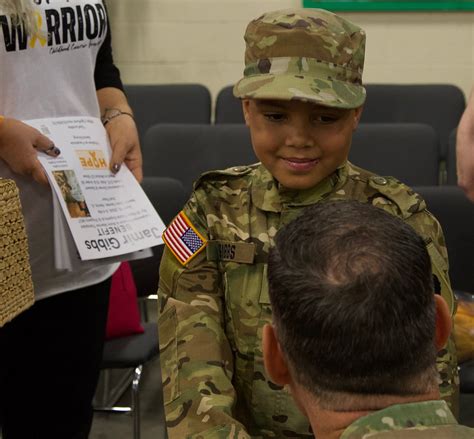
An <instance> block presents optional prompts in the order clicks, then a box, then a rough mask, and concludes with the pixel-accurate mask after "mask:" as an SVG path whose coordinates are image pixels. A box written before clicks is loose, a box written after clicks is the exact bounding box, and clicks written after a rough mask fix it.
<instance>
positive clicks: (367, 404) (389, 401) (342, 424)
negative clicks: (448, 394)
mask: <svg viewBox="0 0 474 439" xmlns="http://www.w3.org/2000/svg"><path fill="white" fill-rule="evenodd" d="M437 399H439V392H438V391H437V390H436V391H433V392H429V393H426V394H423V395H416V396H395V395H393V396H391V395H388V396H387V395H376V396H363V397H350V396H348V400H347V404H345V407H347V410H346V409H340V410H337V409H336V410H333V409H325V408H322V407H320V406H319V405H318V404H314V400H313V403H308V404H305V406H304V408H305V411H306V415H307V416H308V419H309V421H310V423H311V427H312V429H313V432H314V436H315V437H317V438H318V439H339V437H340V436H341V434H342V433H343V432H344V430H345V429H346V428H347V427H349V425H351V424H352V423H353V422H355V421H356V420H357V419H359V418H361V417H363V416H367V415H370V414H371V413H374V412H376V411H378V410H382V409H385V408H387V407H389V406H391V405H395V404H408V403H413V402H422V401H432V400H437Z"/></svg>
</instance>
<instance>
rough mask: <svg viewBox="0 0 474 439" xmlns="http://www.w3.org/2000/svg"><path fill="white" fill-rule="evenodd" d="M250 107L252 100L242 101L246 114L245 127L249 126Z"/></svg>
mask: <svg viewBox="0 0 474 439" xmlns="http://www.w3.org/2000/svg"><path fill="white" fill-rule="evenodd" d="M249 107H250V100H249V99H242V111H243V113H244V119H245V125H247V126H249Z"/></svg>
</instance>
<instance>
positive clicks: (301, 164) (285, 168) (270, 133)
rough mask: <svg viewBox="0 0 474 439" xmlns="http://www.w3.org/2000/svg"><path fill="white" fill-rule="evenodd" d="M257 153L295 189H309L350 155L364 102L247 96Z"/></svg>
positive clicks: (246, 107) (245, 106) (248, 121)
mask: <svg viewBox="0 0 474 439" xmlns="http://www.w3.org/2000/svg"><path fill="white" fill-rule="evenodd" d="M242 104H243V110H244V116H245V121H246V124H247V126H248V127H249V128H250V135H251V137H252V144H253V148H254V150H255V154H256V156H257V157H258V159H259V160H260V161H261V162H262V164H263V165H264V166H265V167H266V168H267V169H268V170H269V171H270V173H271V174H272V175H273V176H274V177H275V178H276V179H277V180H278V181H279V182H280V184H282V185H283V186H284V187H287V188H289V189H300V190H301V189H308V188H311V187H314V186H316V185H317V184H318V183H319V182H320V181H322V180H324V179H325V178H326V177H327V176H329V175H331V174H332V173H333V172H334V171H335V170H336V168H337V167H338V166H339V165H341V164H342V163H343V162H344V161H345V160H346V159H347V156H348V154H349V150H350V146H351V140H352V132H353V131H354V130H355V129H356V127H357V124H358V122H359V119H360V115H361V113H362V107H360V108H357V109H353V110H344V109H339V108H330V107H323V106H321V105H317V104H313V103H308V102H303V101H283V100H263V99H262V100H257V99H245V100H243V103H242Z"/></svg>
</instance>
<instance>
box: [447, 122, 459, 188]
mask: <svg viewBox="0 0 474 439" xmlns="http://www.w3.org/2000/svg"><path fill="white" fill-rule="evenodd" d="M446 174H447V183H448V184H450V185H456V184H458V172H457V169H456V129H454V130H453V131H452V132H451V135H450V136H449V141H448V152H447V154H446Z"/></svg>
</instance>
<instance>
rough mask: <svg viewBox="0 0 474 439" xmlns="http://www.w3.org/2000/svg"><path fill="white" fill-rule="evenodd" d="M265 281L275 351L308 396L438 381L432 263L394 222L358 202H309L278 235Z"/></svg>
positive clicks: (399, 389)
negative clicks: (277, 347)
mask: <svg viewBox="0 0 474 439" xmlns="http://www.w3.org/2000/svg"><path fill="white" fill-rule="evenodd" d="M268 277H269V288H270V299H271V303H272V307H273V321H274V324H275V327H276V332H277V337H278V339H279V342H280V345H281V347H282V350H283V353H284V355H285V357H286V358H287V361H288V363H289V366H290V370H291V371H292V373H293V374H294V376H295V379H296V380H297V382H299V383H300V384H302V385H303V386H305V387H306V388H308V389H309V390H310V391H311V392H312V393H313V394H314V395H316V396H318V397H320V396H321V394H324V393H326V394H327V393H328V392H329V393H331V392H344V393H357V394H373V395H381V394H392V395H408V394H412V395H413V394H419V393H424V392H426V390H427V386H433V383H436V377H437V372H436V366H435V362H436V347H435V342H434V337H435V315H436V313H435V304H434V296H433V294H434V293H433V280H432V272H431V262H430V258H429V255H428V253H427V250H426V247H425V243H424V241H423V239H422V238H421V237H420V236H419V235H418V234H417V233H416V231H415V230H414V229H413V228H412V227H411V226H410V225H408V224H406V223H404V222H403V221H402V220H401V219H399V218H397V217H395V216H393V215H390V214H389V213H387V212H385V211H383V210H382V209H380V208H376V207H374V206H371V205H369V204H363V203H359V202H356V201H330V202H325V203H318V204H316V205H314V206H311V207H309V208H307V209H306V210H305V211H304V212H303V214H302V215H301V216H300V217H298V218H297V219H295V220H293V221H292V222H291V223H290V224H288V225H286V226H285V227H283V228H282V229H281V230H280V231H279V232H278V234H277V236H276V242H275V247H274V248H273V249H272V251H271V252H270V256H269V265H268Z"/></svg>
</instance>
